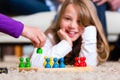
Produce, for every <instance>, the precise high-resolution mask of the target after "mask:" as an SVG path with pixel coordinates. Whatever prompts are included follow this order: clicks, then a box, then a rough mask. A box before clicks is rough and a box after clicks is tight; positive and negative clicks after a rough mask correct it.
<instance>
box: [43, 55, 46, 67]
mask: <svg viewBox="0 0 120 80" xmlns="http://www.w3.org/2000/svg"><path fill="white" fill-rule="evenodd" d="M46 58H47V56H44V63H43V66H45V65H46V63H47V62H46Z"/></svg>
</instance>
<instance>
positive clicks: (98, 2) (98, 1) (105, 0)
mask: <svg viewBox="0 0 120 80" xmlns="http://www.w3.org/2000/svg"><path fill="white" fill-rule="evenodd" d="M92 1H93V2H95V3H97V5H98V6H100V5H102V4H104V3H106V2H107V1H108V0H92Z"/></svg>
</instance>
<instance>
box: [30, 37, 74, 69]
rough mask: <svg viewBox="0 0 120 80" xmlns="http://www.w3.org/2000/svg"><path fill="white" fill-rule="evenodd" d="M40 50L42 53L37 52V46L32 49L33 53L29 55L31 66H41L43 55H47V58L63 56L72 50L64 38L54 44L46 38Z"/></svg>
mask: <svg viewBox="0 0 120 80" xmlns="http://www.w3.org/2000/svg"><path fill="white" fill-rule="evenodd" d="M53 40H54V39H53ZM42 50H43V53H42V54H37V48H36V49H35V50H34V53H33V55H32V57H31V64H32V66H36V67H37V66H43V63H44V57H45V56H47V57H48V58H50V57H52V58H55V57H56V58H58V59H59V58H61V57H64V56H65V55H66V54H68V53H69V52H70V51H71V50H72V47H71V46H70V44H69V43H68V42H67V41H65V40H61V41H60V42H59V43H58V44H55V45H54V44H52V42H51V40H50V39H47V41H46V43H45V45H44V47H42Z"/></svg>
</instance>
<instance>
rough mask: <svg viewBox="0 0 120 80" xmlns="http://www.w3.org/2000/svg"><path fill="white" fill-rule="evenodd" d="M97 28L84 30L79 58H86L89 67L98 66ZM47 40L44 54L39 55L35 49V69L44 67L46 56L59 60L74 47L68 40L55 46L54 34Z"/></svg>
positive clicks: (33, 57)
mask: <svg viewBox="0 0 120 80" xmlns="http://www.w3.org/2000/svg"><path fill="white" fill-rule="evenodd" d="M96 34H97V33H96V28H95V27H94V26H88V27H86V28H85V29H84V32H83V34H82V45H81V47H80V48H81V51H80V55H79V56H85V57H86V63H87V65H88V66H96V65H97V63H98V61H97V50H96ZM47 36H48V37H47V40H46V43H45V45H44V47H42V50H43V53H42V54H37V48H35V49H34V52H33V55H32V57H31V65H32V66H33V67H43V63H44V56H47V57H53V58H54V57H57V58H58V59H59V58H61V57H64V56H66V55H67V54H68V53H69V52H70V51H71V50H72V47H71V46H70V44H69V43H68V42H67V41H66V40H61V41H60V42H59V43H58V44H54V43H55V42H54V38H53V36H52V34H48V35H47Z"/></svg>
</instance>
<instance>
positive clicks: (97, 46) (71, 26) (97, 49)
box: [31, 0, 109, 66]
mask: <svg viewBox="0 0 120 80" xmlns="http://www.w3.org/2000/svg"><path fill="white" fill-rule="evenodd" d="M46 35H47V41H46V44H45V45H44V47H42V49H43V53H42V54H37V48H36V49H35V50H34V53H33V55H32V57H31V64H32V66H43V63H44V56H47V57H53V58H54V57H57V58H58V59H59V58H61V57H64V59H65V64H71V65H73V64H74V63H75V60H74V59H75V57H78V56H79V57H81V56H85V57H86V63H87V66H97V65H98V64H99V63H100V62H104V61H106V60H107V58H108V55H109V47H108V43H107V40H106V38H105V35H104V31H103V29H102V25H101V23H100V21H99V19H98V16H97V14H96V10H95V8H94V5H93V4H92V2H91V1H90V0H66V1H65V2H64V4H63V5H62V8H61V10H60V12H59V16H58V19H57V20H56V23H55V24H54V25H52V26H51V27H50V28H49V29H48V30H47V31H46Z"/></svg>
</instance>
